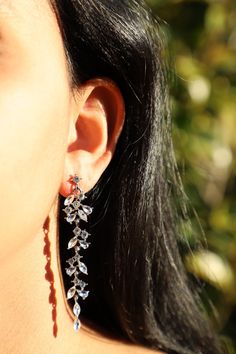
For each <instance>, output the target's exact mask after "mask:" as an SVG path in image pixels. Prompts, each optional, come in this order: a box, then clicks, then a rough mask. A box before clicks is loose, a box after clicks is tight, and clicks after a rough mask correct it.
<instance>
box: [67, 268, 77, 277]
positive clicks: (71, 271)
mask: <svg viewBox="0 0 236 354" xmlns="http://www.w3.org/2000/svg"><path fill="white" fill-rule="evenodd" d="M75 271H76V268H75V267H70V268H66V274H68V275H69V276H70V277H71V276H72V274H74V272H75Z"/></svg>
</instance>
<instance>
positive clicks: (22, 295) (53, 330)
mask: <svg viewBox="0 0 236 354" xmlns="http://www.w3.org/2000/svg"><path fill="white" fill-rule="evenodd" d="M56 208H57V206H56V207H53V208H52V210H51V211H50V213H49V216H48V217H47V219H46V221H45V222H44V225H42V227H41V229H40V230H39V231H38V232H37V234H36V235H34V236H33V237H31V239H29V240H28V242H27V243H25V244H24V245H23V246H22V247H21V248H19V249H17V250H15V251H14V253H12V254H11V255H9V256H8V257H7V258H6V259H5V260H4V261H2V262H1V264H0V287H1V291H0V314H1V315H0V343H1V353H12V354H14V353H34V354H42V353H46V352H47V353H57V354H62V353H63V354H64V353H67V352H68V353H70V354H73V353H79V354H85V353H91V354H92V353H102V354H110V353H111V352H113V353H121V352H122V353H134V352H136V353H139V352H140V353H142V350H141V348H139V347H138V346H137V347H136V346H134V345H131V344H128V343H125V342H123V341H122V340H121V339H120V340H116V339H111V338H109V337H107V336H106V334H101V332H100V331H99V330H98V329H95V327H93V325H92V324H91V323H89V322H87V324H84V322H82V326H81V328H80V330H79V332H78V333H76V332H74V329H73V318H72V316H73V315H72V313H71V311H69V309H68V306H66V300H65V296H64V291H63V284H62V283H61V275H60V271H59V269H60V268H59V265H58V255H57V252H58V251H57V250H58V248H57V239H58V234H57V233H58V232H57V212H56ZM139 349H140V351H139ZM134 350H135V351H134Z"/></svg>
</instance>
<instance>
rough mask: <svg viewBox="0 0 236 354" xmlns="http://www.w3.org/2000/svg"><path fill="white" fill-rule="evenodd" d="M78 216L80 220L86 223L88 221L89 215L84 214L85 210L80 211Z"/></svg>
mask: <svg viewBox="0 0 236 354" xmlns="http://www.w3.org/2000/svg"><path fill="white" fill-rule="evenodd" d="M78 215H79V217H80V219H82V220H84V221H88V218H87V215H86V214H85V213H84V212H83V210H78Z"/></svg>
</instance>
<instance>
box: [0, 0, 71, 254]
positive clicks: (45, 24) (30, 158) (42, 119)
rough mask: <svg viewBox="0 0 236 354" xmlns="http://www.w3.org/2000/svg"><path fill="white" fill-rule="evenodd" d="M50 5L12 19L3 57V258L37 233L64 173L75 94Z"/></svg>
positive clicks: (0, 136)
mask: <svg viewBox="0 0 236 354" xmlns="http://www.w3.org/2000/svg"><path fill="white" fill-rule="evenodd" d="M21 2H22V3H23V2H24V1H19V6H20V5H22V4H20V3H21ZM25 2H26V1H25ZM21 9H22V7H21ZM45 9H46V7H44V8H43V9H41V10H42V11H43V13H42V15H41V16H40V14H39V15H38V16H37V21H35V22H34V24H32V23H30V21H28V20H27V19H26V18H21V20H22V21H23V20H24V25H21V26H20V28H19V29H18V31H17V32H16V30H17V28H15V27H14V26H17V24H18V25H19V23H20V21H18V22H17V21H16V25H12V27H11V26H9V24H8V36H9V37H8V40H9V41H8V48H9V49H8V50H7V48H6V51H5V56H4V53H3V54H2V55H1V57H0V164H1V174H0V200H1V203H0V217H1V222H0V237H1V248H0V259H2V260H3V258H5V257H6V258H7V256H8V255H9V254H10V253H14V251H15V250H16V249H18V248H19V247H20V246H22V245H23V244H24V243H25V242H26V241H27V240H29V239H30V238H31V237H33V236H34V235H35V234H36V233H37V231H38V230H39V228H40V227H41V225H42V223H43V222H44V220H45V218H46V216H47V215H48V212H49V210H50V208H51V206H52V204H53V202H54V200H55V198H56V196H57V192H58V189H59V185H60V182H61V178H62V174H63V167H64V157H65V152H66V148H67V139H68V124H69V119H68V118H69V115H70V111H69V110H70V104H69V103H70V98H71V97H70V90H69V85H68V78H67V70H66V62H65V56H64V50H63V46H62V42H61V37H60V34H59V31H58V28H57V23H56V20H55V18H54V17H53V16H54V15H53V14H51V16H49V11H51V10H50V9H49V8H47V11H48V13H47V14H48V16H44V15H45ZM31 10H32V9H31ZM35 11H39V9H38V7H37V8H35ZM13 20H14V19H12V21H13ZM34 20H35V18H34ZM27 21H28V22H27ZM21 30H22V33H21ZM27 30H28V31H29V33H30V36H27V35H26V34H27ZM14 33H17V35H14ZM21 34H22V36H21ZM35 38H37V41H35ZM52 43H53V45H52ZM10 48H13V49H10Z"/></svg>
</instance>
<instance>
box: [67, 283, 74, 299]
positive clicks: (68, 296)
mask: <svg viewBox="0 0 236 354" xmlns="http://www.w3.org/2000/svg"><path fill="white" fill-rule="evenodd" d="M75 292H76V288H75V286H72V288H70V289H69V290H68V291H67V300H69V299H71V298H72V297H73V296H74V295H75Z"/></svg>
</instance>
